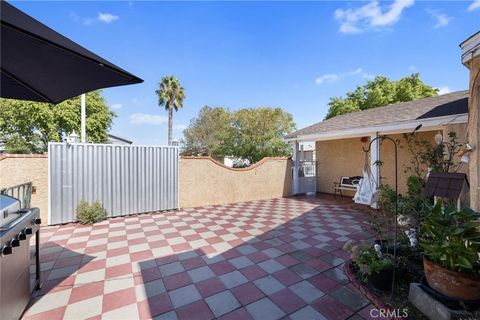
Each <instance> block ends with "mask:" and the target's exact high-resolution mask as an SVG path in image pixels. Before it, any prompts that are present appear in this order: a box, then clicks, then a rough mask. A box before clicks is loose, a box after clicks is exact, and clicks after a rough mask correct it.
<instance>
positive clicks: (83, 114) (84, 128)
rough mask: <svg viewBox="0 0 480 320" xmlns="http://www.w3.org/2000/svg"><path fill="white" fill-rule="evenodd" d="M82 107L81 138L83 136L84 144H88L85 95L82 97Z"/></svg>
mask: <svg viewBox="0 0 480 320" xmlns="http://www.w3.org/2000/svg"><path fill="white" fill-rule="evenodd" d="M80 105H81V118H82V120H81V128H82V132H81V136H82V140H81V141H82V143H85V142H87V128H86V125H85V118H86V110H85V93H84V94H82V95H81V96H80Z"/></svg>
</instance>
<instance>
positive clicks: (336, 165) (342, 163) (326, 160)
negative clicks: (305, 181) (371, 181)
mask: <svg viewBox="0 0 480 320" xmlns="http://www.w3.org/2000/svg"><path fill="white" fill-rule="evenodd" d="M435 134H436V132H434V131H428V132H419V133H417V134H416V135H417V137H418V138H419V139H425V140H427V141H432V143H434V136H435ZM390 137H391V138H393V139H395V140H396V139H400V145H401V146H405V141H404V139H403V138H402V135H391V136H390ZM369 142H370V139H369V140H368V141H367V142H365V143H362V142H361V140H360V138H350V139H336V140H328V141H317V143H316V148H317V166H318V167H317V191H318V192H327V193H332V192H333V189H332V186H333V182H338V181H339V180H340V177H341V176H356V175H362V170H363V167H364V165H365V154H364V152H363V150H362V147H367V146H368V143H369ZM393 148H394V147H393V144H392V143H391V142H390V141H384V142H383V143H382V144H381V146H380V160H381V161H382V162H383V165H382V166H381V168H380V175H381V178H382V183H383V184H389V185H391V186H392V187H393V186H394V183H395V178H394V177H395V171H394V152H393ZM410 159H411V155H410V152H409V151H408V150H407V148H402V147H399V148H398V177H399V179H398V186H399V193H405V192H406V191H407V188H406V183H407V177H408V174H407V173H405V171H406V169H407V167H409V166H411V164H410ZM345 194H348V195H352V196H353V194H354V193H353V192H345Z"/></svg>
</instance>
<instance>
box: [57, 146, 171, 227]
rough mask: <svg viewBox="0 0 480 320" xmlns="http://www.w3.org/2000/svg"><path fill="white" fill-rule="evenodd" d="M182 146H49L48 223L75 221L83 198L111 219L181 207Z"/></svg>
mask: <svg viewBox="0 0 480 320" xmlns="http://www.w3.org/2000/svg"><path fill="white" fill-rule="evenodd" d="M178 160H179V154H178V147H164V146H135V145H112V144H84V143H75V144H67V143H49V145H48V162H49V215H48V217H49V222H48V223H49V224H58V223H66V222H73V221H76V214H75V211H76V208H77V206H78V204H79V203H80V201H81V200H86V201H88V202H89V203H90V204H91V203H92V202H94V201H95V200H99V201H101V202H102V204H103V206H104V208H105V209H106V210H107V213H108V216H109V217H115V216H121V215H127V214H135V213H142V212H150V211H158V210H170V209H177V208H178Z"/></svg>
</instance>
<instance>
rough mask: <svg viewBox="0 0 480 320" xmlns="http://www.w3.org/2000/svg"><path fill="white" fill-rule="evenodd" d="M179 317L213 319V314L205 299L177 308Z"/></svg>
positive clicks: (180, 319)
mask: <svg viewBox="0 0 480 320" xmlns="http://www.w3.org/2000/svg"><path fill="white" fill-rule="evenodd" d="M175 312H176V314H177V316H178V319H179V320H182V319H186V320H194V319H198V320H200V319H212V318H213V314H212V312H211V311H210V308H209V307H208V305H207V304H206V303H205V301H203V300H199V301H196V302H193V303H190V304H189V305H186V306H184V307H181V308H178V309H176V310H175Z"/></svg>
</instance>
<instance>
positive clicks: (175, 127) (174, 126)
mask: <svg viewBox="0 0 480 320" xmlns="http://www.w3.org/2000/svg"><path fill="white" fill-rule="evenodd" d="M185 129H187V126H186V125H184V124H174V125H173V130H180V131H183V130H185Z"/></svg>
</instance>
